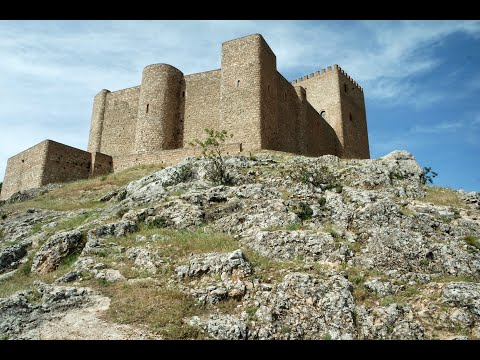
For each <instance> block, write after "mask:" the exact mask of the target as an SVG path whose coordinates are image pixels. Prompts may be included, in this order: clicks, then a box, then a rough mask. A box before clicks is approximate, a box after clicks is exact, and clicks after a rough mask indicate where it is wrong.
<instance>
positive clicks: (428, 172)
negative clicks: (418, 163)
mask: <svg viewBox="0 0 480 360" xmlns="http://www.w3.org/2000/svg"><path fill="white" fill-rule="evenodd" d="M437 175H438V173H436V172H435V171H433V170H432V168H431V167H429V166H426V167H424V168H423V172H422V174H421V175H420V181H421V182H422V184H423V185H426V184H433V178H434V177H436V176H437Z"/></svg>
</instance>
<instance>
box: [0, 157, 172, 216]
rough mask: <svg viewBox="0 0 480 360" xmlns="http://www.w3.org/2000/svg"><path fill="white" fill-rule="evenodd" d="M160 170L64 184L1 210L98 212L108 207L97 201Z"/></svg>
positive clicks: (138, 168)
mask: <svg viewBox="0 0 480 360" xmlns="http://www.w3.org/2000/svg"><path fill="white" fill-rule="evenodd" d="M162 168H163V167H162V166H161V165H139V166H135V167H132V168H129V169H126V170H123V171H119V172H117V173H112V174H109V175H106V176H98V177H95V178H92V179H86V180H78V181H73V182H69V183H65V184H64V185H63V186H62V187H60V188H58V189H55V190H52V191H49V192H47V193H45V194H43V195H40V196H37V197H35V198H34V199H31V200H28V201H24V202H20V203H14V204H6V205H4V206H5V209H6V210H9V211H25V210H26V209H28V208H38V209H50V210H58V211H69V210H78V209H93V208H101V207H105V206H107V204H108V203H105V202H100V201H98V199H99V198H100V197H102V196H103V195H104V194H106V193H107V192H109V191H112V190H114V189H117V188H119V187H122V186H125V185H127V184H128V183H130V182H131V181H133V180H136V179H139V178H141V177H142V176H146V175H148V174H151V173H152V172H153V171H155V170H159V169H162Z"/></svg>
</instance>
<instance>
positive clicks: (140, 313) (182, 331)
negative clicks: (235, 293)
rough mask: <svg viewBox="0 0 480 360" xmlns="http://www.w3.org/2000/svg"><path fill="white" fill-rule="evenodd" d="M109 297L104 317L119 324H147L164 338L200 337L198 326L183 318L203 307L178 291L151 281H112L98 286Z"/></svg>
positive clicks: (199, 310) (196, 312)
mask: <svg viewBox="0 0 480 360" xmlns="http://www.w3.org/2000/svg"><path fill="white" fill-rule="evenodd" d="M99 290H100V291H101V292H102V293H103V294H104V295H107V296H108V297H110V298H111V299H112V301H111V304H110V307H109V309H108V310H107V312H106V313H105V315H104V317H105V318H107V319H108V320H111V321H115V322H117V323H120V324H129V325H146V326H147V327H148V328H149V329H150V330H151V331H153V332H154V333H157V334H159V335H161V336H162V337H163V338H165V339H199V338H202V334H201V332H200V331H199V329H196V328H193V327H191V326H189V325H188V324H186V323H184V321H183V319H184V318H186V317H191V316H194V315H201V314H203V313H204V312H205V309H204V308H203V307H201V306H199V305H196V304H195V301H194V299H193V298H191V297H189V296H187V295H186V294H184V293H182V292H181V291H179V290H174V289H170V288H168V287H167V286H166V285H161V286H158V285H156V284H153V283H142V284H128V283H125V282H123V283H112V284H110V285H109V286H104V287H101V288H100V289H99Z"/></svg>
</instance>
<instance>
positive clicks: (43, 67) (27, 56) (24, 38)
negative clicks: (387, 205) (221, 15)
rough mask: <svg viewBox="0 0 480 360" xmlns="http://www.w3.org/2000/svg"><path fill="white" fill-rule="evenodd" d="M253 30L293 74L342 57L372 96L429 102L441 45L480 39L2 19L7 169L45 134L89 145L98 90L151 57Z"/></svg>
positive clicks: (475, 33)
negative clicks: (425, 84) (424, 86)
mask: <svg viewBox="0 0 480 360" xmlns="http://www.w3.org/2000/svg"><path fill="white" fill-rule="evenodd" d="M251 33H261V34H263V35H264V37H265V38H266V40H267V42H268V43H269V44H270V46H271V47H272V49H273V51H274V52H275V54H276V55H277V64H278V68H279V70H280V71H281V72H282V74H284V75H285V76H286V77H287V78H288V79H294V78H297V77H299V76H302V75H305V74H307V73H310V72H312V71H314V70H317V69H319V68H321V67H325V66H328V65H332V64H334V63H336V64H339V65H340V66H341V67H342V68H344V69H345V70H346V71H347V72H348V73H349V74H350V75H351V76H352V77H353V78H355V79H356V80H357V81H358V82H359V83H360V84H361V85H362V86H363V87H364V88H365V91H366V94H368V97H369V98H371V99H377V100H379V101H382V102H385V103H391V104H399V103H402V104H410V105H413V106H417V107H422V106H430V105H431V104H432V103H435V102H440V101H442V100H443V99H444V97H443V96H444V95H443V94H442V92H440V91H437V92H434V93H432V92H431V91H430V92H422V91H420V90H421V88H419V84H418V82H417V81H416V77H417V76H419V75H421V74H425V73H428V72H429V71H432V69H435V68H436V67H438V66H439V65H440V64H441V63H442V59H440V58H437V57H436V56H435V54H434V49H435V47H437V46H441V44H442V42H443V41H445V39H447V38H448V36H450V35H452V34H455V33H463V34H466V35H468V36H472V37H477V38H478V37H479V36H480V22H479V21H413V22H411V21H394V22H392V21H364V22H353V21H217V20H215V21H68V22H64V21H0V122H1V124H2V131H1V133H0V151H1V153H0V178H1V176H2V174H3V173H4V171H5V164H6V160H7V158H8V157H9V156H12V155H14V154H15V153H17V152H19V151H22V150H23V149H25V148H26V147H29V146H31V145H33V144H35V143H36V142H39V141H41V140H43V139H44V138H53V139H55V140H58V141H63V142H66V143H68V144H69V145H72V146H77V147H80V148H85V147H86V144H87V141H88V129H89V120H90V115H91V106H92V101H93V96H94V95H95V94H96V93H97V92H98V91H99V90H100V89H102V88H107V89H110V90H118V89H121V88H125V87H129V86H134V85H138V84H139V83H140V81H141V71H142V69H143V67H144V66H146V65H148V64H152V63H159V62H162V63H169V64H172V65H174V66H176V67H178V68H179V69H180V70H182V71H183V72H184V73H185V74H189V73H195V72H200V71H206V70H210V69H214V68H219V67H220V61H221V47H220V44H221V43H222V42H223V41H227V40H230V39H233V38H236V37H240V36H245V35H248V34H251ZM479 83H480V81H474V80H472V82H471V86H472V87H475V86H478V84H479ZM419 129H420V130H419V131H420V132H421V131H422V128H421V127H420V128H419ZM425 129H426V128H425ZM425 129H423V130H425ZM417 131H418V129H417ZM18 134H21V136H18Z"/></svg>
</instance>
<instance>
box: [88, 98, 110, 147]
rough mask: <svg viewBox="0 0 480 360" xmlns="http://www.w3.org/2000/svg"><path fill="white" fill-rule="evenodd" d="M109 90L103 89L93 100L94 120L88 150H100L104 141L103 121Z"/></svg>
mask: <svg viewBox="0 0 480 360" xmlns="http://www.w3.org/2000/svg"><path fill="white" fill-rule="evenodd" d="M109 93H110V91H109V90H106V89H103V90H102V91H100V92H99V93H98V94H97V95H96V96H95V98H94V100H93V111H92V122H91V125H90V135H89V138H88V149H87V151H88V152H91V153H96V152H100V146H101V142H102V132H103V122H104V115H105V106H106V101H107V95H108V94H109Z"/></svg>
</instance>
